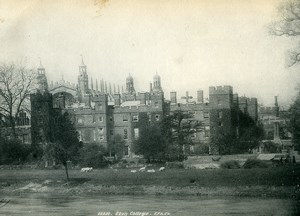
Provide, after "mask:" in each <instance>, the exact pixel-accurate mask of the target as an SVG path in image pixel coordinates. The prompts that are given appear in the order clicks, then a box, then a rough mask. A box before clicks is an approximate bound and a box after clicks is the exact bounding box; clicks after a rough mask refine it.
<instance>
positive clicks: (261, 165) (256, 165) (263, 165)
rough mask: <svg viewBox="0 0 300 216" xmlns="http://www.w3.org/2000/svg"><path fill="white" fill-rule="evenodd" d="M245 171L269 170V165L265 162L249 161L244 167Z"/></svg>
mask: <svg viewBox="0 0 300 216" xmlns="http://www.w3.org/2000/svg"><path fill="white" fill-rule="evenodd" d="M243 167H244V168H245V169H251V168H267V167H268V164H266V163H265V162H264V161H262V160H258V159H248V160H247V161H246V162H245V164H244V166H243Z"/></svg>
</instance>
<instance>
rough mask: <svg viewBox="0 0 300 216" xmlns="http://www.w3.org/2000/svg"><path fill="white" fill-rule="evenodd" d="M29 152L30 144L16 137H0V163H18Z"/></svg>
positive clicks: (24, 159)
mask: <svg viewBox="0 0 300 216" xmlns="http://www.w3.org/2000/svg"><path fill="white" fill-rule="evenodd" d="M29 154H30V146H28V145H24V144H22V142H21V141H20V140H18V139H10V140H7V139H5V138H1V137H0V164H20V163H22V162H25V161H26V159H27V158H28V156H29Z"/></svg>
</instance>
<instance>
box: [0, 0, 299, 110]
mask: <svg viewBox="0 0 300 216" xmlns="http://www.w3.org/2000/svg"><path fill="white" fill-rule="evenodd" d="M279 2H280V1H279V0H248V1H240V0H163V1H160V0H81V1H79V0H77V1H76V0H72V1H71V0H43V1H39V0H27V1H26V0H20V1H17V0H0V41H1V46H0V47H1V52H0V63H9V62H14V63H17V64H23V65H26V67H28V68H37V67H38V66H39V64H40V63H39V62H40V60H39V59H41V62H42V64H43V66H44V67H45V69H46V75H47V78H48V82H51V81H54V82H55V81H59V80H60V79H62V76H63V78H64V80H66V81H70V82H72V83H77V76H78V74H79V70H78V66H79V65H80V64H81V55H82V56H83V60H84V63H85V64H86V65H87V70H88V75H89V77H93V80H94V81H95V80H96V79H98V80H100V79H104V80H106V81H107V82H111V83H112V84H113V83H115V84H116V85H118V84H119V85H123V86H125V80H126V77H127V76H128V74H129V73H130V74H131V76H132V77H133V78H134V82H135V89H136V91H148V90H149V83H150V82H151V81H152V80H153V76H154V75H155V74H156V73H158V74H159V75H160V76H161V82H162V87H163V90H164V92H165V97H166V98H167V99H168V98H169V95H170V94H169V92H170V91H177V96H178V97H180V96H184V95H185V92H186V91H189V94H190V95H192V96H194V97H195V96H196V91H197V90H198V89H202V90H204V96H205V97H208V88H209V86H219V85H231V86H233V90H234V92H236V93H238V94H239V95H240V96H244V95H245V96H247V97H257V98H258V100H259V103H260V104H263V105H266V106H270V105H273V104H274V96H275V95H277V96H278V99H279V103H280V105H282V106H283V105H288V104H290V103H291V102H292V101H293V99H294V97H295V94H296V90H295V88H296V86H297V84H299V83H300V75H299V74H300V72H299V65H296V66H293V67H287V65H286V54H287V50H289V49H291V48H292V47H293V46H295V44H297V41H296V40H295V39H292V38H287V37H276V36H273V35H270V34H269V33H268V29H267V25H268V24H269V23H270V22H272V21H274V20H276V19H278V11H277V6H278V3H279ZM94 86H95V84H94Z"/></svg>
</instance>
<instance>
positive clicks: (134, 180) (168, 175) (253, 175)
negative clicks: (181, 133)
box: [0, 165, 300, 187]
mask: <svg viewBox="0 0 300 216" xmlns="http://www.w3.org/2000/svg"><path fill="white" fill-rule="evenodd" d="M69 176H70V178H71V182H73V183H74V184H76V183H78V184H81V183H84V182H88V183H91V184H94V185H106V186H112V185H114V186H139V185H141V186H167V187H171V186H173V187H186V186H198V187H236V186H296V185H299V183H300V166H299V165H296V166H283V167H278V168H266V169H232V170H231V169H216V170H196V169H188V170H185V169H167V170H166V171H164V172H155V173H147V172H143V173H141V172H138V173H131V172H130V169H119V170H117V171H115V170H112V169H99V170H94V171H93V172H89V173H82V172H80V171H79V170H70V171H69ZM65 179H66V175H65V171H64V170H35V169H32V170H0V182H2V183H6V184H18V183H22V182H43V181H45V180H50V181H53V182H57V181H59V182H60V181H65Z"/></svg>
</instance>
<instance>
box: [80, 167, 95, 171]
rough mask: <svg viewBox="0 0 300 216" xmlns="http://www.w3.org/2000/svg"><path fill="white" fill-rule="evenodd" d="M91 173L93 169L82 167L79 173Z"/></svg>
mask: <svg viewBox="0 0 300 216" xmlns="http://www.w3.org/2000/svg"><path fill="white" fill-rule="evenodd" d="M92 171H93V167H84V168H81V172H92Z"/></svg>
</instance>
